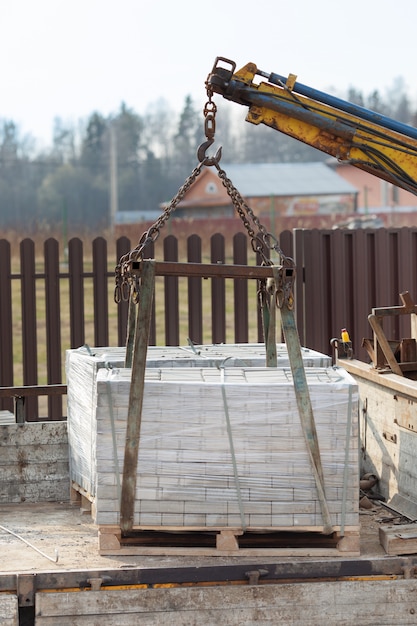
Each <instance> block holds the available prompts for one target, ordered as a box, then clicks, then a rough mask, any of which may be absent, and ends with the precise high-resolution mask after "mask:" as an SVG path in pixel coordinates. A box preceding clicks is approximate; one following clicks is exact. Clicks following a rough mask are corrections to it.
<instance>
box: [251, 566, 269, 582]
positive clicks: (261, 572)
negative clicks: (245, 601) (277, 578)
mask: <svg viewBox="0 0 417 626" xmlns="http://www.w3.org/2000/svg"><path fill="white" fill-rule="evenodd" d="M268 573H269V572H268V570H267V569H253V570H250V571H249V572H245V576H246V578H248V579H249V585H257V584H258V583H259V579H260V578H261V576H266V575H267V574H268Z"/></svg>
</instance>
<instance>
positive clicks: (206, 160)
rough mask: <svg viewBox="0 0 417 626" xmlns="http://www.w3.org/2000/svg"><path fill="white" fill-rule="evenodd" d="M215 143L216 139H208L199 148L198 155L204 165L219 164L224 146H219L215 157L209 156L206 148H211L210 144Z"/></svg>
mask: <svg viewBox="0 0 417 626" xmlns="http://www.w3.org/2000/svg"><path fill="white" fill-rule="evenodd" d="M213 143H214V139H208V140H207V141H205V142H204V143H202V144H201V146H200V147H199V148H198V150H197V157H198V160H199V161H200V163H203V164H204V165H209V166H210V165H218V163H219V161H220V159H221V157H222V147H221V146H220V148H218V150H217V152H216V154H215V155H214V156H213V157H209V156H207V155H206V150H207V149H208V148H210V146H211V145H212V144H213Z"/></svg>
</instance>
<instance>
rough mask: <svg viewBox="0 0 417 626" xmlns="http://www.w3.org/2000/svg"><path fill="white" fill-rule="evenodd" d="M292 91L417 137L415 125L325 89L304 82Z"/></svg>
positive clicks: (278, 80)
mask: <svg viewBox="0 0 417 626" xmlns="http://www.w3.org/2000/svg"><path fill="white" fill-rule="evenodd" d="M257 74H259V75H260V76H263V77H264V78H267V79H268V81H269V82H270V83H272V84H273V85H282V84H284V85H285V84H286V82H287V79H286V78H285V76H280V75H279V74H275V73H272V74H267V73H266V72H260V71H258V72H257ZM292 91H294V92H296V93H299V94H300V95H302V96H306V97H307V98H310V99H311V100H316V101H317V102H322V103H323V104H327V105H329V106H331V107H334V108H335V109H339V110H341V111H344V112H345V113H350V114H352V115H356V116H357V117H360V118H362V119H364V120H367V121H368V122H372V123H373V124H377V125H378V126H383V127H384V128H388V129H389V130H393V131H395V132H397V133H401V134H402V135H406V136H407V137H412V138H413V139H417V128H414V126H409V125H408V124H403V123H402V122H397V121H396V120H393V119H391V118H390V117H387V116H386V115H382V114H381V113H375V111H371V110H370V109H366V108H365V107H361V106H359V105H358V104H353V103H352V102H347V101H346V100H342V99H341V98H336V97H335V96H330V95H329V94H327V93H325V92H324V91H319V90H317V89H313V88H312V87H308V86H307V85H303V84H302V83H295V84H294V86H293V88H292Z"/></svg>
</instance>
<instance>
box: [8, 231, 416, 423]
mask: <svg viewBox="0 0 417 626" xmlns="http://www.w3.org/2000/svg"><path fill="white" fill-rule="evenodd" d="M131 247H132V246H131V242H130V240H129V239H128V238H126V237H121V238H119V239H118V240H117V242H116V254H115V255H114V253H113V258H111V255H109V253H108V244H107V241H106V240H105V239H103V238H101V237H98V238H96V239H94V240H93V241H92V243H91V255H89V256H88V258H87V255H86V254H85V251H84V246H83V242H82V241H81V240H80V239H78V238H74V239H71V240H70V241H69V242H68V248H67V250H65V262H63V261H62V258H63V252H64V251H63V250H62V249H60V244H59V242H58V241H57V240H56V239H48V240H46V241H45V242H44V244H43V249H42V251H41V252H39V251H37V250H36V246H35V242H34V241H33V240H31V239H24V240H23V241H22V242H21V243H20V245H19V254H20V258H19V259H16V254H15V253H13V251H12V246H11V244H10V242H9V241H7V240H5V239H1V240H0V409H2V410H10V411H15V412H16V403H20V404H19V406H20V409H21V411H20V412H21V414H23V417H22V419H26V420H28V421H36V420H45V419H54V420H56V419H58V420H59V419H65V393H66V387H65V354H66V350H67V349H69V348H78V347H80V346H83V345H91V346H97V347H98V346H123V345H125V342H126V329H127V315H128V305H127V303H126V302H122V303H120V304H119V305H115V303H114V302H113V292H114V267H115V265H116V263H117V260H118V259H119V258H120V257H121V256H122V255H123V254H126V253H127V252H129V251H130V250H131ZM280 247H281V249H282V250H283V252H284V253H285V255H286V256H290V257H292V258H293V259H294V261H295V266H296V276H297V277H296V282H295V306H296V320H297V325H298V331H299V335H300V342H301V344H302V345H303V346H306V347H309V348H311V349H314V350H317V351H320V352H323V353H325V354H331V348H330V340H331V339H332V338H333V337H337V336H339V335H340V330H341V328H343V327H345V328H347V329H348V331H349V333H350V336H351V339H352V342H353V348H354V353H355V356H357V357H358V358H362V359H366V358H367V357H366V353H365V351H364V349H363V348H362V347H361V342H362V339H363V338H366V337H369V336H370V327H369V324H368V319H367V318H368V315H369V313H370V312H371V309H372V308H373V307H379V306H386V305H388V306H392V305H395V304H400V303H401V302H400V298H399V294H400V293H401V292H403V291H408V292H409V293H410V295H411V298H412V299H414V298H415V297H416V296H417V228H401V229H384V228H381V229H377V230H370V229H369V230H368V229H363V230H362V229H357V230H347V229H340V230H305V229H295V230H294V231H291V232H290V231H285V232H283V233H282V234H281V235H280ZM229 248H230V249H229ZM202 250H203V248H202V240H201V237H199V236H198V235H191V236H190V237H188V238H187V240H186V243H185V251H184V252H180V251H179V241H178V239H177V238H176V237H174V236H173V235H168V236H167V237H165V238H163V239H162V238H161V241H159V240H158V241H157V242H155V244H154V245H153V249H149V250H148V251H147V256H148V257H149V258H151V257H153V256H155V258H157V259H160V260H165V261H173V262H175V261H179V260H181V261H184V260H186V261H187V262H190V263H204V262H210V263H234V264H238V265H253V264H256V262H257V259H256V258H253V257H255V255H254V253H253V251H252V247H251V244H250V242H249V240H248V237H247V236H246V235H245V234H244V233H237V234H236V235H234V237H231V238H230V240H229V239H226V238H225V237H224V236H223V235H221V234H215V235H213V236H212V237H211V238H210V253H209V257H210V258H205V257H204V255H203V251H202ZM181 280H182V279H178V278H177V277H174V276H167V277H163V278H161V279H160V280H159V281H158V283H157V285H156V290H155V291H156V292H157V291H158V292H159V293H158V294H157V293H156V294H155V300H157V299H158V298H159V300H158V302H159V305H158V306H157V305H155V306H154V314H153V318H152V322H151V333H150V343H151V344H153V345H169V346H173V345H182V344H183V343H184V341H185V340H187V339H190V340H192V341H193V342H194V343H197V344H201V343H203V342H206V343H208V342H209V343H231V342H232V343H247V342H248V341H251V342H253V341H259V342H262V341H263V335H262V324H261V321H260V316H259V312H258V307H257V295H256V288H255V289H254V288H253V287H251V286H250V284H249V283H250V281H246V280H243V279H234V280H233V281H232V282H233V285H231V286H228V285H227V284H226V279H221V278H212V279H208V280H207V281H206V280H204V279H201V278H195V277H184V281H186V286H185V287H181V283H180V281H181ZM252 282H253V281H252ZM206 283H209V284H206ZM161 318H163V319H161ZM384 330H385V332H386V334H387V335H388V336H389V337H390V338H392V339H401V338H402V337H407V336H409V333H410V329H409V327H407V321H406V319H403V318H398V317H397V318H395V319H393V320H388V321H387V325H386V328H385V327H384ZM40 396H46V398H47V403H46V405H47V406H46V408H45V409H42V408H41V409H40V408H39V406H40V404H39V397H40ZM23 405H24V410H23V413H22V406H23Z"/></svg>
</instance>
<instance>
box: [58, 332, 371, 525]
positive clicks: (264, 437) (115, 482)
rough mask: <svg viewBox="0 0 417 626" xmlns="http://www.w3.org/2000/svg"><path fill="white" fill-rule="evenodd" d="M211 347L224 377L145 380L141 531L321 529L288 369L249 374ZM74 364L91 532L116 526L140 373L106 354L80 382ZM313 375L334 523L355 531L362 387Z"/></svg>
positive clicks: (74, 450)
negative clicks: (132, 398)
mask: <svg viewBox="0 0 417 626" xmlns="http://www.w3.org/2000/svg"><path fill="white" fill-rule="evenodd" d="M202 348H203V347H202V346H200V349H202ZM206 348H207V349H206V350H205V352H207V353H208V352H210V349H212V350H219V352H221V354H219V359H222V362H223V367H220V368H219V367H218V364H217V366H211V367H201V366H200V365H199V364H196V362H194V364H193V366H192V367H163V368H161V367H159V366H156V367H155V366H153V367H152V366H149V367H147V369H146V374H145V387H144V400H143V412H142V424H141V435H140V445H139V457H138V470H137V488H136V497H135V507H134V509H135V514H134V525H135V526H140V527H152V528H172V527H175V528H178V527H180V528H198V529H202V528H214V527H216V528H219V527H220V528H224V527H231V528H236V527H238V528H241V527H244V528H247V529H264V530H267V529H275V528H279V529H283V528H287V529H294V528H295V529H308V530H313V529H318V530H319V529H321V527H322V525H323V520H322V516H321V509H320V504H319V500H318V496H317V489H316V485H315V482H314V478H313V474H312V471H311V466H310V460H309V455H308V452H307V448H306V443H305V439H304V435H303V431H302V428H301V423H300V418H299V414H298V409H297V402H296V397H295V390H294V383H293V380H292V375H291V371H290V369H289V368H288V367H278V368H266V367H260V366H258V365H256V364H253V363H252V364H251V366H250V367H241V366H239V365H238V362H237V360H238V359H239V361H240V357H237V356H236V357H235V355H234V354H232V355H230V354H229V355H227V354H226V355H225V352H226V351H229V353H230V348H231V346H222V347H219V346H213V347H210V349H209V347H206ZM223 348H224V350H223ZM238 349H239V350H240V348H237V347H236V351H237V350H238ZM251 349H252V350H258V349H259V346H256V347H255V346H253V344H252V348H251V344H250V345H249V346H248V347H247V351H245V350H243V353H244V355H245V358H246V357H248V354H249V355H250V351H251ZM160 350H163V352H164V354H166V351H167V348H163V349H160ZM176 350H178V348H177V349H176ZM71 352H72V353H74V352H76V351H71ZM173 352H174V351H173ZM278 353H279V351H278ZM263 354H264V353H263ZM73 356H74V354H69V355H68V358H67V368H68V369H67V375H68V404H69V409H68V421H69V433H70V449H71V477H72V480H74V481H76V482H78V483H79V484H80V486H82V487H83V488H84V489H85V490H86V491H88V492H89V493H90V494H91V496H92V497H93V499H94V507H93V514H94V521H95V522H96V523H97V524H99V525H101V526H104V525H114V524H118V523H119V512H120V504H119V503H120V481H121V480H122V471H123V455H124V445H125V434H126V421H127V413H128V403H129V391H130V378H131V371H130V370H129V369H124V368H123V367H118V363H117V359H116V358H115V359H114V360H113V367H112V368H109V367H106V366H105V364H106V363H107V364H109V363H110V362H109V359H108V358H107V357H108V354H106V353H105V352H101V353H100V354H96V355H95V356H92V355H87V356H86V355H85V354H84V355H83V356H84V361H85V364H84V366H81V365H80V364H79V363H78V366H79V369H81V370H82V371H83V376H84V378H83V376H82V375H81V373H80V371H79V372H78V377H77V376H76V375H75V373H74V363H75V361H77V358H75V361H74V360H73ZM78 356H80V354H78ZM227 356H231V357H232V358H231V359H228V360H227V361H224V359H225V358H227ZM104 357H106V358H104ZM154 357H155V363H156V362H157V359H158V358H159V356H157V355H154ZM194 357H195V358H198V355H194ZM320 357H321V358H325V357H324V356H323V355H320ZM163 358H164V359H166V358H167V357H166V356H164V357H163ZM210 358H212V355H210ZM233 358H236V359H237V360H236V363H233V364H230V361H231V360H233ZM263 358H264V357H263ZM91 359H96V360H97V361H96V362H95V363H94V364H93V363H92V361H91ZM100 359H101V361H100ZM148 359H149V362H152V351H151V350H150V351H149V353H148ZM71 361H72V365H71ZM87 362H89V363H88V365H87ZM99 362H100V363H102V365H103V366H102V367H99V366H98V363H99ZM165 364H166V361H164V365H165ZM75 369H76V368H75ZM305 371H306V376H307V382H308V387H309V392H310V397H311V401H312V405H313V410H314V416H315V420H316V427H317V433H318V439H319V445H320V452H321V460H322V465H323V471H324V482H325V489H326V498H327V501H328V506H329V510H330V514H331V518H332V523H333V524H334V526H336V527H341V526H345V525H346V526H349V527H357V526H358V504H357V500H358V497H357V495H358V489H359V468H358V393H357V386H356V383H355V382H354V380H353V379H352V378H351V377H350V376H349V375H348V374H347V373H346V372H345V371H344V370H343V369H341V368H336V369H335V368H331V367H321V366H320V367H314V366H313V367H306V369H305ZM71 379H72V380H71ZM82 380H83V381H84V383H85V385H84V387H85V388H84V389H83V390H81V389H80V388H79V387H80V384H79V383H80V381H82ZM83 395H84V396H88V398H86V397H84V398H83V397H82V396H83ZM75 400H76V401H75ZM83 402H84V407H85V408H87V405H88V410H83V409H82V406H83ZM82 432H83V433H84V434H87V435H89V440H88V445H84V444H83V442H82V441H80V437H82V435H81V433H82Z"/></svg>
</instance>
